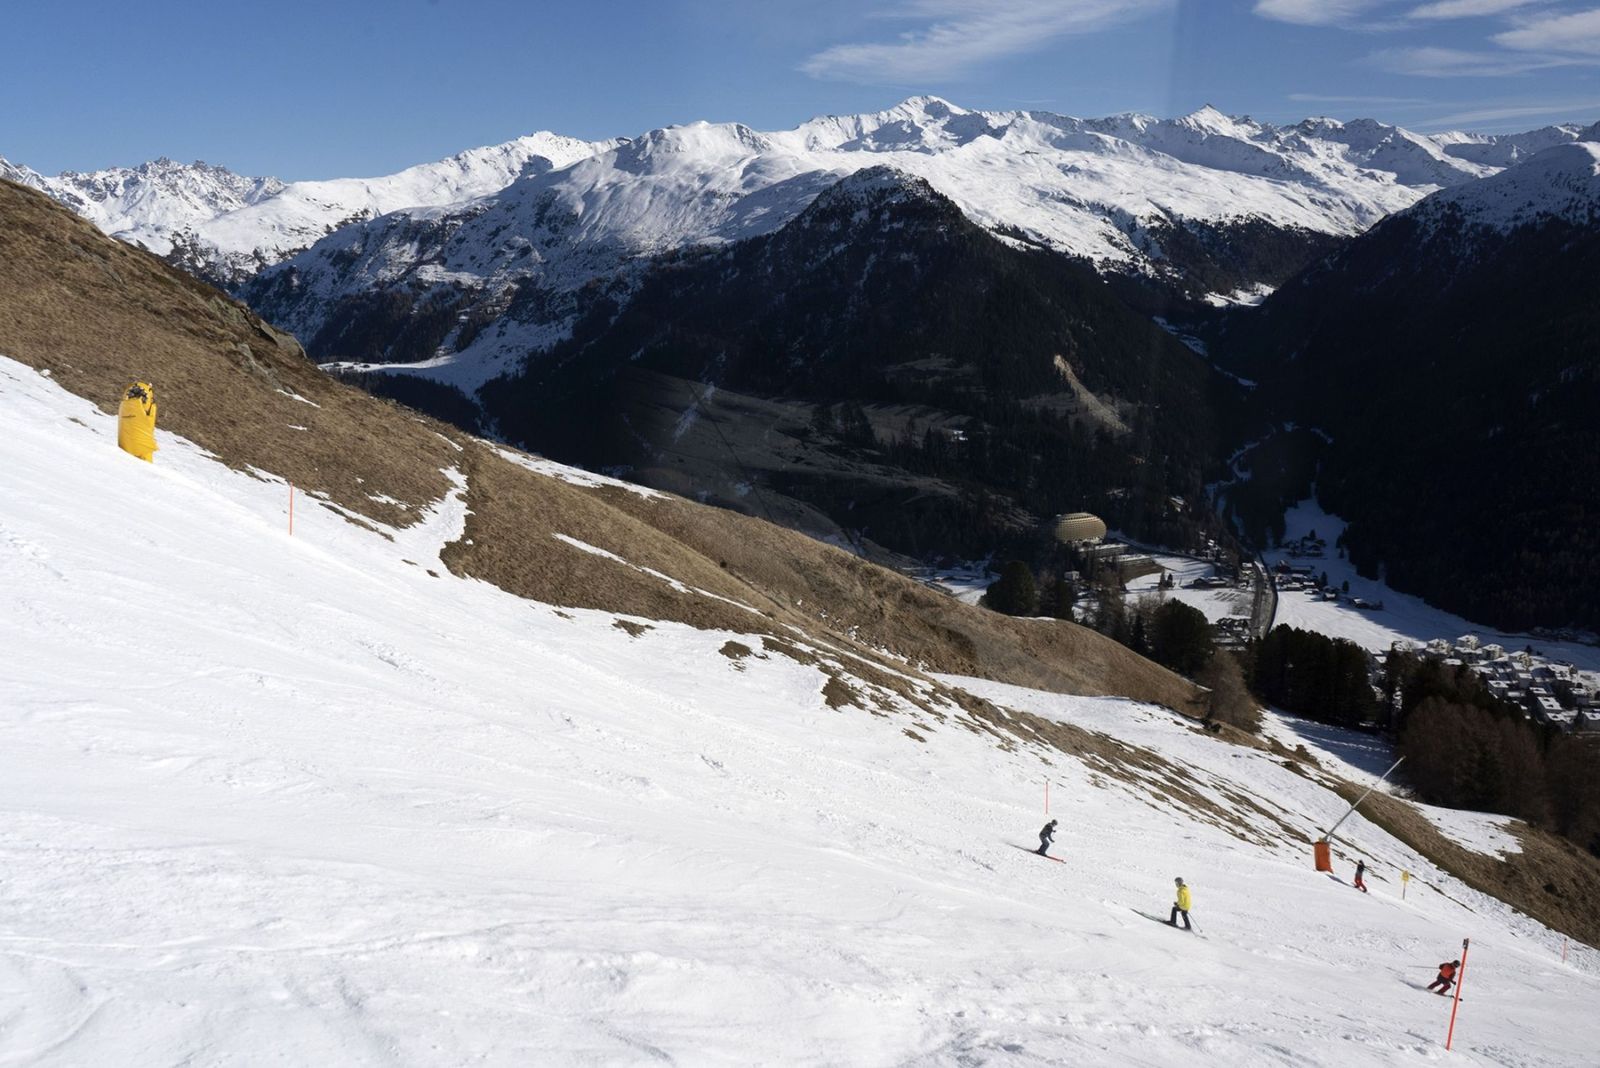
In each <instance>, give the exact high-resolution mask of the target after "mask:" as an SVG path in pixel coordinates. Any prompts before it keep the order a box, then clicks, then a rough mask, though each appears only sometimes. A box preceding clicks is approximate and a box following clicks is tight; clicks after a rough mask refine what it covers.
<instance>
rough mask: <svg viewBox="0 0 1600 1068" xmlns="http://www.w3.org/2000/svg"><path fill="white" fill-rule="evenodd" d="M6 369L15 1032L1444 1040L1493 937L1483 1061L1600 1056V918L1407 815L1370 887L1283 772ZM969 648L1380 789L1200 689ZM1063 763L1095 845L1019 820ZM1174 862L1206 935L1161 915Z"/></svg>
mask: <svg viewBox="0 0 1600 1068" xmlns="http://www.w3.org/2000/svg"><path fill="white" fill-rule="evenodd" d="M0 406H3V409H4V411H5V412H6V413H7V418H8V426H7V430H6V433H5V434H3V435H0V648H3V649H4V651H5V655H4V657H3V659H0V808H3V811H4V814H5V818H4V819H3V820H0V1064H6V1065H12V1064H28V1065H86V1064H119V1065H144V1064H175V1063H184V1064H197V1065H213V1064H259V1063H269V1062H271V1063H285V1064H322V1065H332V1064H338V1065H367V1064H373V1065H376V1064H384V1065H393V1064H404V1065H451V1064H465V1063H473V1064H505V1065H526V1064H580V1065H582V1064H607V1065H612V1064H656V1063H677V1064H682V1065H724V1064H726V1065H735V1064H737V1065H746V1064H852V1065H880V1064H882V1065H887V1064H908V1063H911V1064H935V1065H940V1064H947V1065H973V1064H992V1065H1011V1064H1016V1065H1024V1064H1026V1065H1037V1064H1072V1065H1101V1064H1105V1065H1111V1064H1116V1065H1127V1064H1135V1065H1174V1064H1224V1063H1225V1064H1228V1065H1230V1066H1231V1068H1246V1066H1251V1065H1287V1064H1295V1065H1306V1064H1311V1065H1318V1064H1323V1065H1334V1064H1337V1065H1342V1066H1351V1065H1414V1064H1429V1063H1443V1062H1444V1060H1445V1058H1446V1054H1445V1053H1444V1051H1443V1050H1442V1047H1441V1043H1442V1041H1443V1037H1444V1030H1445V1025H1446V1017H1447V1015H1448V1011H1449V1003H1448V1002H1447V1001H1445V1000H1444V999H1441V998H1437V997H1434V996H1432V995H1429V994H1427V993H1425V992H1423V991H1422V990H1421V989H1419V988H1420V987H1421V986H1422V985H1423V984H1425V983H1427V982H1428V980H1429V979H1431V978H1432V973H1431V971H1430V970H1429V969H1430V966H1431V965H1433V964H1436V963H1437V962H1438V961H1440V960H1444V959H1447V958H1449V957H1450V956H1453V955H1454V954H1455V953H1456V951H1457V950H1458V948H1459V946H1460V940H1461V938H1462V937H1471V938H1472V940H1473V942H1472V954H1471V957H1470V960H1469V965H1470V966H1469V969H1468V972H1467V976H1466V998H1467V1000H1466V1001H1465V1002H1464V1004H1463V1006H1462V1013H1461V1019H1460V1022H1459V1024H1458V1027H1457V1036H1456V1046H1457V1051H1456V1053H1455V1054H1453V1055H1451V1056H1452V1057H1453V1059H1452V1060H1451V1063H1459V1064H1483V1065H1486V1064H1515V1065H1550V1066H1558V1065H1559V1066H1570V1065H1580V1064H1592V1063H1594V1051H1595V1049H1596V1048H1597V1045H1600V1021H1597V1019H1596V1015H1595V1013H1594V1011H1593V1010H1594V1006H1595V1004H1596V1003H1597V997H1600V959H1597V958H1600V955H1597V954H1595V953H1593V952H1592V951H1584V952H1581V953H1578V954H1576V955H1575V956H1574V958H1573V959H1572V961H1571V963H1569V964H1567V965H1563V964H1562V963H1561V962H1560V948H1561V942H1562V939H1561V937H1560V936H1559V935H1556V934H1554V933H1553V932H1550V931H1548V930H1546V929H1544V928H1542V927H1540V926H1539V925H1537V924H1535V923H1533V922H1532V921H1529V920H1527V919H1526V918H1523V917H1520V916H1518V915H1516V914H1514V913H1512V912H1511V910H1509V909H1507V908H1506V907H1504V906H1502V905H1500V904H1499V903H1498V902H1495V901H1493V900H1490V899H1486V898H1485V897H1483V896H1482V895H1480V894H1478V893H1476V892H1474V891H1472V890H1470V889H1468V888H1466V887H1465V886H1463V885H1461V884H1459V883H1457V882H1455V881H1454V880H1452V879H1450V878H1449V877H1447V876H1444V875H1442V874H1440V873H1439V872H1437V871H1435V870H1433V869H1432V868H1431V866H1429V865H1428V864H1427V863H1426V862H1425V861H1423V860H1421V859H1420V858H1418V857H1416V856H1414V855H1412V854H1411V853H1410V852H1409V850H1407V849H1405V848H1404V847H1402V846H1401V845H1399V844H1398V843H1397V842H1395V841H1393V840H1391V839H1389V838H1387V837H1386V836H1385V835H1383V834H1382V833H1381V832H1379V831H1378V830H1377V829H1376V828H1375V827H1373V826H1372V825H1370V824H1367V823H1366V822H1365V821H1363V820H1362V819H1361V818H1360V817H1355V818H1353V819H1352V820H1351V821H1350V823H1348V824H1347V825H1346V828H1347V830H1348V832H1349V834H1348V839H1349V842H1350V845H1349V846H1341V847H1340V849H1341V856H1340V861H1339V864H1340V874H1341V875H1342V876H1343V875H1348V870H1349V866H1350V863H1352V862H1353V857H1354V855H1355V852H1354V851H1355V850H1359V852H1360V855H1362V856H1365V857H1366V858H1367V859H1368V862H1369V864H1370V865H1371V866H1372V869H1371V873H1370V874H1369V881H1370V883H1371V886H1372V894H1371V896H1370V897H1365V896H1362V895H1359V894H1356V893H1355V892H1353V891H1352V890H1351V888H1350V887H1349V886H1348V885H1345V884H1344V883H1343V882H1340V881H1336V880H1334V879H1330V878H1328V877H1327V876H1325V875H1318V874H1316V873H1314V872H1312V871H1311V870H1310V864H1309V848H1308V847H1306V846H1304V845H1303V844H1299V845H1290V844H1286V843H1283V842H1282V841H1281V839H1280V838H1279V837H1278V836H1276V834H1275V833H1274V831H1273V827H1272V825H1271V821H1269V820H1266V819H1265V818H1263V819H1261V820H1259V825H1260V832H1259V833H1254V832H1252V833H1249V834H1248V835H1247V837H1248V838H1249V839H1250V840H1248V841H1247V840H1244V839H1242V838H1240V837H1237V836H1235V835H1234V834H1232V833H1229V831H1227V830H1226V829H1224V828H1223V827H1222V826H1220V825H1218V824H1217V823H1214V822H1208V821H1207V820H1206V819H1203V818H1200V817H1199V816H1197V815H1196V813H1195V812H1194V811H1193V810H1191V809H1180V808H1177V807H1175V806H1174V805H1173V804H1172V803H1171V802H1169V801H1167V800H1164V799H1163V798H1162V797H1161V796H1159V795H1157V794H1153V793H1151V792H1149V791H1148V790H1147V789H1146V788H1145V787H1144V786H1140V785H1136V784H1131V783H1128V782H1124V781H1120V780H1118V779H1117V778H1115V777H1114V776H1113V774H1112V773H1111V772H1110V771H1109V770H1108V769H1107V768H1105V767H1102V766H1099V765H1095V766H1090V765H1088V764H1085V763H1081V762H1079V761H1077V760H1075V759H1072V758H1068V757H1065V756H1063V755H1061V754H1059V753H1048V752H1046V751H1044V750H1041V749H1037V748H1033V747H1030V746H1027V745H1021V746H1018V747H1016V748H1015V749H1014V750H1013V751H1006V750H1004V749H1002V748H1001V747H999V746H997V745H996V744H995V742H994V740H993V739H992V738H989V737H987V736H982V735H979V734H976V733H973V732H969V731H968V730H965V729H962V728H961V727H960V726H959V725H958V724H956V723H955V722H950V723H947V724H943V725H941V724H938V723H926V722H920V721H916V722H914V721H913V718H912V717H911V716H910V715H909V714H904V715H894V716H890V717H887V718H884V717H879V716H874V715H870V714H868V713H867V712H864V711H862V710H859V709H855V708H845V709H842V710H834V709H831V708H829V707H828V705H827V704H826V703H825V702H824V700H823V698H822V696H821V693H820V691H821V688H822V683H823V681H824V678H823V676H822V675H821V674H820V673H819V672H818V671H817V670H816V668H814V667H811V666H806V665H803V664H801V663H797V662H795V661H793V660H789V659H785V658H782V657H772V658H768V659H762V658H760V657H749V658H746V659H744V660H742V661H738V662H736V661H734V660H732V659H730V658H728V657H726V656H723V655H719V653H718V650H719V649H720V648H721V647H723V645H724V643H725V642H727V641H729V640H730V638H732V637H735V636H731V635H728V634H723V633H709V632H703V631H696V630H692V629H689V628H687V627H683V626H678V625H669V624H656V625H654V627H653V629H650V630H647V631H645V632H643V633H642V635H641V636H639V637H637V638H634V637H630V636H629V635H628V634H627V633H625V632H624V631H623V630H621V629H618V628H617V627H616V626H614V623H615V620H614V619H613V618H612V617H610V616H608V615H606V614H604V613H598V612H561V611H557V610H555V609H553V608H551V607H549V606H544V605H539V604H535V603H530V602H527V601H522V600H519V599H517V598H514V597H512V596H510V595H507V594H505V593H503V592H501V591H499V590H497V589H495V588H493V587H490V586H488V585H486V584H484V583H481V582H476V581H469V580H461V579H457V578H454V577H451V576H450V575H449V574H448V573H447V572H446V571H445V570H444V569H443V568H442V567H440V566H439V563H438V549H439V547H440V545H441V544H443V543H445V542H447V541H449V540H451V539H452V538H454V537H456V536H457V534H458V532H459V531H460V529H461V524H462V521H463V516H462V512H461V505H460V503H459V502H455V503H449V502H447V503H445V504H443V505H441V506H440V507H439V508H438V509H437V510H436V512H435V514H434V515H433V516H432V517H431V518H430V519H429V520H428V521H427V522H425V523H424V524H422V525H421V526H420V527H418V528H415V529H412V530H409V531H392V532H389V533H390V534H392V536H393V538H394V540H393V541H392V542H391V541H389V540H387V539H386V538H385V537H383V536H382V535H381V534H375V533H373V532H370V531H365V530H362V529H359V528H357V527H355V526H353V525H351V524H348V523H346V522H344V521H343V520H341V519H339V518H338V517H337V516H336V515H335V514H334V513H332V512H331V511H329V510H327V509H324V508H321V507H317V506H316V505H315V504H314V503H313V502H310V501H306V500H302V501H301V502H300V503H299V506H298V507H297V513H296V526H295V531H294V536H293V537H292V538H291V537H290V536H289V535H288V533H287V530H286V523H285V519H286V516H285V514H284V513H285V506H286V503H287V501H286V492H285V487H284V486H283V484H282V483H281V482H278V481H276V480H275V479H272V478H271V477H253V476H252V475H250V474H248V473H241V472H236V471H231V470H229V469H227V468H225V467H224V466H222V465H221V464H219V463H217V462H215V461H214V460H212V459H210V458H208V457H207V456H205V455H204V454H202V452H201V451H200V450H198V449H196V448H194V447H192V446H190V445H188V444H186V443H185V442H183V441H181V440H178V439H175V438H173V437H171V436H170V435H166V434H162V435H161V438H160V440H161V445H162V450H161V452H160V453H158V455H157V458H156V460H157V462H156V463H155V464H154V465H146V464H143V463H140V462H138V461H136V460H134V459H132V458H131V457H129V456H126V455H124V454H122V453H120V452H119V451H118V450H117V449H116V447H115V421H114V419H112V418H111V417H108V416H106V415H104V414H102V413H100V412H99V411H98V410H97V409H95V408H94V407H93V406H92V405H90V404H89V403H88V402H86V401H84V400H82V399H80V398H77V397H75V396H72V395H70V394H68V393H66V392H65V391H63V390H62V389H60V388H59V387H58V386H56V385H55V384H54V383H53V382H51V381H50V380H49V379H48V378H46V377H44V376H41V375H39V374H37V373H36V372H34V371H32V370H29V369H27V368H25V367H23V366H22V365H20V364H18V363H15V362H12V361H9V360H4V359H0ZM538 549H539V547H538V546H537V545H529V546H528V547H527V551H529V552H537V551H538ZM430 571H431V572H432V573H430ZM435 573H436V575H437V576H438V577H435ZM964 685H968V686H970V687H971V688H972V689H974V690H975V691H976V692H980V693H983V694H987V695H990V696H992V697H995V698H996V699H999V700H1002V701H1004V702H1006V703H1007V704H1010V705H1012V706H1013V707H1016V708H1019V709H1031V710H1034V711H1036V712H1038V713H1040V714H1041V715H1045V716H1049V717H1052V718H1057V719H1062V720H1069V721H1072V722H1075V723H1078V724H1080V725H1083V726H1085V727H1088V728H1091V729H1095V730H1103V731H1106V732H1109V733H1112V734H1114V735H1115V736H1117V737H1118V738H1120V739H1122V740H1124V741H1125V742H1127V743H1129V744H1134V745H1140V746H1146V747H1148V748H1150V749H1151V750H1154V751H1156V752H1158V753H1160V754H1163V755H1165V756H1166V757H1167V758H1169V759H1171V760H1173V761H1175V762H1178V763H1180V764H1181V765H1183V766H1185V767H1187V769H1188V773H1189V774H1190V775H1191V776H1192V777H1193V781H1194V784H1195V788H1196V789H1197V790H1198V791H1200V792H1201V793H1202V794H1203V795H1205V796H1206V797H1208V798H1211V799H1215V800H1217V801H1223V800H1225V799H1226V797H1227V796H1228V795H1230V794H1232V795H1238V796H1247V797H1251V798H1254V799H1255V800H1256V801H1257V802H1258V803H1259V804H1261V805H1263V806H1265V807H1266V808H1267V809H1268V810H1269V811H1271V812H1273V813H1276V816H1277V818H1278V819H1281V820H1282V821H1284V823H1286V824H1287V825H1289V826H1291V827H1294V828H1298V829H1302V830H1306V831H1309V830H1310V829H1311V828H1312V827H1314V826H1316V825H1319V824H1321V825H1326V823H1328V822H1329V821H1331V819H1332V818H1334V817H1335V816H1336V815H1337V813H1338V811H1339V809H1340V807H1341V806H1340V803H1339V802H1338V800H1337V798H1336V797H1334V796H1333V795H1332V794H1331V793H1329V792H1328V791H1326V790H1324V789H1322V788H1321V787H1319V786H1316V785H1314V784H1313V783H1311V782H1309V781H1308V780H1307V779H1305V778H1302V777H1301V776H1299V775H1296V774H1294V773H1293V772H1291V771H1290V770H1289V769H1287V768H1285V767H1283V766H1282V765H1281V764H1280V763H1279V762H1277V761H1276V760H1275V759H1273V758H1271V757H1269V756H1268V755H1267V754H1265V753H1263V752H1258V751H1255V750H1246V749H1240V748H1236V747H1232V746H1228V745H1226V744H1223V743H1219V742H1217V741H1215V740H1213V739H1212V738H1210V737H1208V736H1205V735H1203V734H1201V733H1200V732H1197V731H1195V730H1193V729H1192V728H1191V727H1190V726H1189V725H1188V724H1186V723H1184V722H1181V721H1178V720H1177V719H1175V718H1174V717H1173V716H1172V715H1171V714H1169V713H1167V712H1165V711H1163V710H1161V709H1157V708H1153V707H1148V706H1140V705H1136V704H1132V703H1130V702H1126V701H1120V700H1110V699H1087V698H1068V697H1061V696H1056V695H1050V694H1043V693H1038V692H1033V691H1027V690H1021V689H1016V688H1011V687H1005V686H1001V685H998V684H993V683H977V682H970V683H964ZM908 726H915V728H916V729H917V730H918V731H919V733H922V734H924V736H925V737H927V739H928V740H927V742H926V743H919V742H917V741H914V740H912V739H911V738H909V737H907V736H906V735H905V734H904V733H902V732H903V729H904V728H906V727H908ZM1274 729H1282V730H1287V729H1289V728H1288V727H1283V726H1278V727H1275V728H1274ZM1324 759H1326V760H1327V761H1328V762H1330V764H1331V763H1333V762H1334V761H1335V758H1334V757H1333V756H1332V755H1331V754H1327V753H1326V751H1324ZM1047 774H1048V775H1049V776H1050V778H1051V779H1052V783H1053V785H1052V788H1051V798H1052V812H1053V813H1054V814H1055V815H1057V816H1058V817H1060V819H1061V821H1062V827H1061V832H1062V833H1061V834H1060V837H1059V840H1058V841H1059V847H1058V852H1059V853H1060V854H1061V855H1062V856H1063V857H1064V859H1065V861H1066V863H1065V864H1050V863H1047V862H1044V861H1041V860H1039V859H1038V858H1035V857H1032V856H1029V855H1028V854H1027V853H1026V852H1025V851H1023V850H1022V849H1018V848H1015V846H1018V845H1021V846H1028V845H1031V844H1032V843H1033V841H1034V837H1033V836H1034V832H1035V831H1036V830H1037V828H1038V826H1039V824H1040V823H1042V822H1043V816H1042V812H1041V809H1042V790H1043V785H1044V780H1045V776H1046V775H1047ZM1150 774H1151V775H1152V776H1154V775H1156V773H1155V772H1151V773H1150ZM1402 868H1405V869H1408V870H1410V871H1411V872H1413V873H1414V874H1415V875H1417V876H1418V880H1420V881H1413V882H1412V884H1411V888H1410V893H1409V895H1408V898H1407V900H1406V901H1404V902H1402V901H1400V900H1399V894H1398V872H1399V870H1400V869H1402ZM1175 875H1182V876H1184V877H1185V878H1186V879H1187V880H1188V881H1189V882H1190V883H1191V884H1192V885H1193V887H1194V894H1195V912H1194V916H1195V920H1196V923H1197V924H1198V926H1199V930H1200V931H1201V933H1202V934H1201V936H1199V937H1197V936H1194V935H1188V934H1184V933H1182V932H1178V931H1173V930H1171V929H1168V928H1166V927H1164V926H1160V925H1158V924H1157V923H1155V922H1152V920H1151V919H1149V918H1146V917H1145V916H1144V915H1141V912H1142V913H1148V914H1149V915H1151V916H1155V915H1158V914H1159V915H1163V916H1164V914H1165V910H1166V907H1167V905H1168V903H1169V902H1170V900H1171V897H1170V894H1171V885H1172V878H1173V876H1175Z"/></svg>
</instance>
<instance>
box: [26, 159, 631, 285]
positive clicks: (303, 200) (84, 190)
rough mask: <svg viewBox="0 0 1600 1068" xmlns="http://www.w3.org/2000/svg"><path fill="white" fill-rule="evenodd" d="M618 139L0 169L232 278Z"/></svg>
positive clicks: (131, 237)
mask: <svg viewBox="0 0 1600 1068" xmlns="http://www.w3.org/2000/svg"><path fill="white" fill-rule="evenodd" d="M619 143H620V141H618V140H613V141H606V142H599V143H596V142H589V141H580V140H578V139H576V138H572V137H563V136H562V135H560V134H554V133H549V132H539V133H534V134H529V135H528V136H526V137H519V138H517V139H515V140H513V141H507V142H505V143H504V144H499V145H487V146H484V147H482V148H473V149H468V150H467V151H465V152H461V153H458V154H456V155H454V156H451V157H449V158H448V159H443V160H439V161H437V162H434V163H424V164H420V165H418V166H415V167H409V168H407V169H405V170H403V171H400V172H398V173H396V174H391V175H386V176H383V177H379V178H336V179H332V180H327V181H303V182H290V183H287V184H285V183H284V182H281V181H279V180H278V179H276V178H249V177H244V176H241V175H237V174H234V173H233V172H232V171H229V170H227V169H226V168H223V167H214V166H210V165H208V164H206V163H201V162H195V163H191V164H178V163H174V162H172V161H171V160H168V159H158V160H155V161H152V162H150V163H144V164H141V165H139V166H138V167H131V168H124V167H114V168H110V169H108V170H103V171H94V172H91V173H89V174H76V173H73V172H71V171H67V172H64V173H62V174H59V175H56V176H54V177H46V176H44V175H41V174H38V173H37V172H35V171H33V170H31V169H29V168H27V167H21V166H17V165H14V164H9V163H7V162H6V161H4V160H0V177H4V178H9V179H11V180H12V181H16V182H20V183H21V184H23V185H27V186H30V187H31V188H34V189H38V190H40V191H41V192H43V193H46V194H48V195H49V196H51V197H53V198H54V199H56V200H58V201H60V202H61V203H63V204H65V205H67V206H68V207H70V208H72V209H73V210H74V211H76V212H77V213H78V214H80V215H82V216H84V217H85V218H87V219H89V220H90V221H91V222H93V223H94V224H95V225H96V226H98V227H99V228H100V229H101V230H103V231H105V232H106V233H108V234H110V235H112V236H113V237H119V238H122V239H123V240H126V241H130V242H132V243H134V244H139V245H143V246H144V247H146V248H148V249H150V250H151V251H152V252H155V253H156V254H158V255H168V254H171V253H174V251H175V250H181V256H180V259H181V260H182V262H183V264H184V266H186V267H189V268H190V269H193V270H196V271H197V273H201V274H205V275H207V276H210V277H213V278H214V279H216V280H218V281H225V282H231V281H235V280H238V279H240V278H242V277H247V276H249V275H250V274H253V273H255V271H257V270H259V269H260V268H261V267H263V266H265V265H267V264H271V263H276V262H277V261H278V260H280V259H282V258H283V257H284V256H287V255H290V254H292V253H293V252H295V251H297V250H299V249H302V248H305V247H307V246H309V245H310V244H312V243H313V242H315V241H317V240H318V239H320V238H322V237H325V236H326V235H328V234H329V233H331V232H332V231H334V230H335V229H337V228H338V227H340V226H343V225H345V224H347V223H350V222H354V221H357V220H360V219H370V218H373V217H375V216H378V215H383V214H386V213H388V212H392V211H399V210H401V209H404V208H439V207H450V206H455V205H459V204H464V203H466V202H467V201H469V200H474V199H476V198H478V197H482V196H486V195H488V194H490V193H495V192H498V191H499V190H501V189H504V188H505V187H506V186H507V185H509V184H510V183H511V182H513V181H515V180H516V179H518V178H520V177H525V176H528V175H535V174H543V173H546V172H548V171H551V170H554V169H557V168H560V167H565V166H568V165H569V164H571V163H573V162H574V161H576V160H579V159H582V158H583V157H584V156H587V155H590V154H592V153H593V152H595V151H597V150H599V149H601V148H612V147H615V146H616V145H617V144H619Z"/></svg>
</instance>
